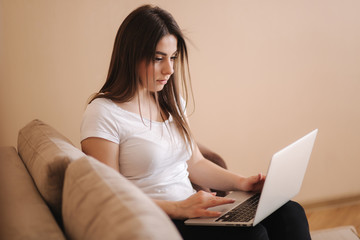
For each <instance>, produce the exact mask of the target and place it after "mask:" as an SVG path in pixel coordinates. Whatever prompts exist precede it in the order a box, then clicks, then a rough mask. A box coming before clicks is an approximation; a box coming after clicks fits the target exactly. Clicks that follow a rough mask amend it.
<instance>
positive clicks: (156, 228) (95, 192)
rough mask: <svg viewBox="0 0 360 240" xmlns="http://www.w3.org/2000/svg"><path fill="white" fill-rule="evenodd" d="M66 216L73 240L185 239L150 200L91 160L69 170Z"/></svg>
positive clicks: (122, 179)
mask: <svg viewBox="0 0 360 240" xmlns="http://www.w3.org/2000/svg"><path fill="white" fill-rule="evenodd" d="M62 212H63V219H64V227H65V232H66V234H67V236H68V237H69V238H70V239H88V240H92V239H94V240H98V239H107V240H110V239H130V240H131V239H157V240H158V239H159V240H161V239H164V240H165V239H166V240H168V239H181V237H180V235H179V233H178V232H177V230H176V228H175V226H174V225H173V224H172V222H171V221H170V219H169V218H168V216H167V215H166V214H165V213H164V212H163V211H162V210H161V209H160V208H159V207H158V206H157V205H156V204H155V203H154V202H153V201H152V200H150V198H148V197H147V196H146V195H145V194H144V193H142V192H141V190H140V189H138V188H137V187H136V186H135V185H133V184H132V183H131V182H129V181H128V180H127V179H126V178H125V177H123V176H122V175H120V174H119V173H118V172H116V171H115V170H114V169H112V168H110V167H108V166H107V165H105V164H103V163H101V162H99V161H97V160H95V159H93V158H91V157H84V158H82V159H80V160H78V161H75V162H73V163H71V164H70V165H69V167H68V168H67V171H66V176H65V182H64V190H63V207H62Z"/></svg>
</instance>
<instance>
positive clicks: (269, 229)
mask: <svg viewBox="0 0 360 240" xmlns="http://www.w3.org/2000/svg"><path fill="white" fill-rule="evenodd" d="M173 222H174V224H175V225H176V227H177V229H178V230H179V232H180V234H181V235H182V237H183V238H184V239H185V240H190V239H196V240H199V239H206V240H209V239H224V240H226V239H246V240H248V239H251V240H252V239H254V240H255V239H256V240H260V239H261V240H263V239H264V240H265V239H276V240H282V239H286V240H297V239H299V240H300V239H301V240H307V239H311V237H310V233H309V224H308V221H307V218H306V215H305V211H304V209H303V208H302V206H301V205H299V204H298V203H296V202H293V201H289V202H288V203H286V204H285V205H284V206H282V207H281V208H279V209H278V210H277V211H275V212H274V213H273V214H271V215H270V216H268V217H267V218H266V219H264V220H263V221H262V222H260V223H259V224H257V225H256V226H255V227H218V226H187V225H185V224H184V221H181V220H173Z"/></svg>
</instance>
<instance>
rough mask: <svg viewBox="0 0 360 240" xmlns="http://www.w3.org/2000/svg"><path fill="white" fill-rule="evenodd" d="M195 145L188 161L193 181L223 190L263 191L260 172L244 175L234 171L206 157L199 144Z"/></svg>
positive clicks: (262, 177)
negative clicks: (248, 175)
mask: <svg viewBox="0 0 360 240" xmlns="http://www.w3.org/2000/svg"><path fill="white" fill-rule="evenodd" d="M194 145H195V146H194V149H193V154H192V156H191V158H190V160H189V161H188V171H189V177H190V180H191V181H192V182H193V183H195V184H197V185H200V186H206V187H208V188H211V189H218V190H222V191H233V190H241V191H261V189H262V187H263V185H264V181H265V176H264V175H262V174H261V173H260V174H258V175H255V176H251V177H243V176H241V175H239V174H236V173H233V172H231V171H229V170H227V169H224V168H222V167H220V166H218V165H216V164H214V163H212V162H211V161H208V160H207V159H205V158H204V157H203V155H202V154H201V152H200V150H199V148H198V146H197V145H196V144H194Z"/></svg>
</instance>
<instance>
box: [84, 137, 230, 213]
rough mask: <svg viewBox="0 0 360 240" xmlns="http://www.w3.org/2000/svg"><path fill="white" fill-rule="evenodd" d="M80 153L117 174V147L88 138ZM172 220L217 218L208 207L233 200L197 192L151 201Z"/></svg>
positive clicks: (113, 144)
mask: <svg viewBox="0 0 360 240" xmlns="http://www.w3.org/2000/svg"><path fill="white" fill-rule="evenodd" d="M81 149H82V151H83V152H84V153H85V154H86V155H89V156H91V157H94V158H95V159H97V160H99V161H100V162H102V163H104V164H106V165H108V166H110V167H112V168H114V169H115V170H116V171H118V172H119V170H120V169H119V145H118V144H116V143H114V142H111V141H108V140H105V139H102V138H97V137H90V138H87V139H85V140H83V141H82V142H81ZM153 201H154V202H155V203H156V204H157V205H158V206H159V207H160V208H161V209H162V210H163V211H165V212H166V214H167V215H168V216H169V217H170V218H173V219H187V218H195V217H217V216H219V215H220V214H221V213H220V212H215V211H210V210H208V208H209V207H214V206H217V205H222V204H227V203H233V202H234V200H233V199H229V198H223V197H217V196H215V193H208V192H204V191H199V192H197V193H196V194H194V195H192V196H190V197H189V198H187V199H185V200H182V201H166V200H155V199H154V200H153Z"/></svg>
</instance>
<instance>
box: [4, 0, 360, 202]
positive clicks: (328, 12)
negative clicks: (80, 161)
mask: <svg viewBox="0 0 360 240" xmlns="http://www.w3.org/2000/svg"><path fill="white" fill-rule="evenodd" d="M142 3H145V2H144V1H133V0H126V1H121V0H106V1H100V0H98V1H96V0H91V1H80V0H78V1H70V0H69V1H60V0H58V1H55V0H54V1H47V0H34V1H27V0H0V8H1V9H0V11H1V12H0V24H1V25H0V27H1V32H0V47H1V49H0V61H1V69H0V80H1V82H0V84H1V85H0V97H1V99H0V114H1V125H0V136H1V138H0V145H16V138H17V132H18V130H19V129H20V128H21V127H22V126H24V125H25V124H26V123H27V122H29V121H30V120H32V119H34V118H39V119H41V120H43V121H45V122H47V123H49V124H51V125H52V126H54V127H55V128H56V129H58V130H59V131H60V132H62V133H63V134H65V135H66V136H68V137H69V138H70V139H71V140H72V141H73V142H74V143H75V144H76V145H77V146H79V125H80V122H81V117H82V112H83V110H84V107H85V104H86V100H87V98H88V96H89V95H90V94H91V93H93V92H94V91H96V90H98V89H99V87H100V86H101V85H102V83H103V81H104V78H105V76H106V72H107V67H108V64H109V60H110V54H111V50H112V44H113V40H114V36H115V33H116V31H117V28H118V26H119V24H120V23H121V21H122V20H123V19H124V17H125V16H126V15H127V14H128V13H129V12H130V11H131V10H132V9H134V8H135V7H137V6H139V5H140V4H142ZM153 3H154V4H158V5H160V6H161V7H164V8H165V9H168V10H169V11H170V12H172V13H173V15H174V16H175V18H176V19H177V21H178V23H179V24H180V26H181V27H182V28H183V29H184V30H185V32H186V35H187V36H188V37H189V38H190V39H191V41H192V43H193V45H190V63H191V70H192V78H193V85H194V86H193V87H194V92H195V98H196V99H195V100H196V109H195V112H194V114H193V115H191V117H190V121H191V124H192V128H193V131H194V133H195V135H196V136H197V138H198V140H199V141H201V142H203V143H204V144H206V145H208V146H209V147H211V148H213V149H214V150H216V151H217V152H218V153H220V154H221V155H222V156H223V157H224V158H225V159H226V161H227V162H228V165H229V167H230V168H231V169H232V170H234V171H237V172H241V173H243V174H244V175H250V174H254V173H257V172H258V171H262V172H264V173H265V172H266V170H267V165H268V162H269V160H270V157H271V155H272V154H273V153H274V152H275V151H277V150H279V149H281V148H282V147H284V146H285V145H287V144H288V143H290V142H291V141H293V140H295V139H297V138H298V137H300V136H302V135H304V134H305V133H307V132H309V131H311V130H313V129H314V128H319V136H318V140H317V142H316V145H315V148H314V151H313V156H312V158H311V163H310V165H309V169H308V172H307V175H306V179H305V182H304V185H303V188H302V191H301V193H300V195H299V196H298V197H297V200H300V201H302V202H312V201H317V200H324V199H329V198H337V197H341V196H349V195H354V194H360V184H359V175H358V173H359V169H360V106H359V103H360V94H359V92H360V44H359V43H360V14H359V12H360V2H359V1H358V0H295V1H285V0H284V1H280V0H274V1H237V0H234V1H220V0H218V1H205V0H202V1H193V0H186V1H165V0H164V1H160V0H158V1H153Z"/></svg>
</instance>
